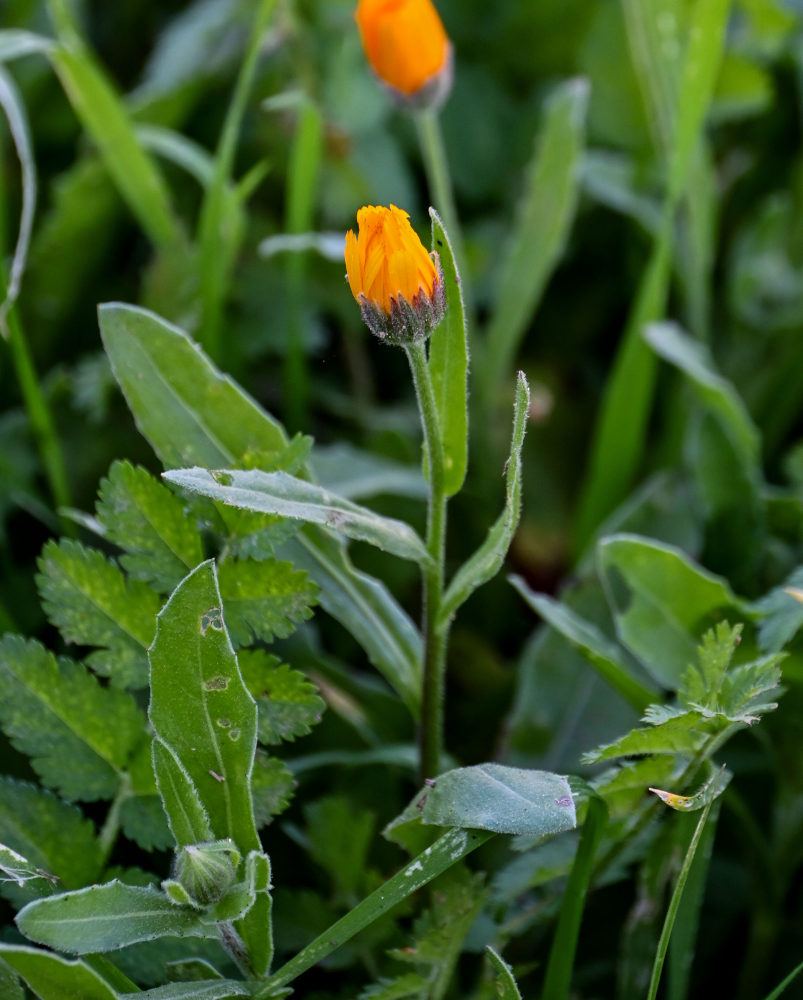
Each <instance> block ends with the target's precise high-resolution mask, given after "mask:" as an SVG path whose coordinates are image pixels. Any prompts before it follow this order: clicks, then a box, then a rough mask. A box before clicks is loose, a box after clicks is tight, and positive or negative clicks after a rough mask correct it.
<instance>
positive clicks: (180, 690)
mask: <svg viewBox="0 0 803 1000" xmlns="http://www.w3.org/2000/svg"><path fill="white" fill-rule="evenodd" d="M224 616H225V610H224V608H223V605H222V601H221V597H220V591H219V589H218V581H217V573H216V571H215V564H214V563H213V562H211V561H208V562H205V563H202V564H201V565H200V566H199V567H198V568H197V569H195V570H193V571H192V572H191V573H190V574H189V575H188V576H187V577H186V578H185V579H184V580H183V581H182V583H180V584H179V586H178V587H177V588H176V590H175V591H174V592H173V594H172V595H171V597H170V600H169V601H168V602H167V604H166V605H165V606H164V608H163V609H162V611H161V612H160V613H159V617H158V619H157V628H156V638H155V639H154V641H153V645H152V646H151V648H150V652H149V658H150V663H151V703H150V709H149V715H150V720H151V723H152V725H153V728H154V731H155V733H156V735H157V737H158V738H159V739H161V740H163V741H164V742H165V743H166V744H167V746H168V747H169V748H170V749H171V750H172V751H173V753H174V754H175V756H176V758H177V759H178V760H179V761H180V763H181V764H182V766H183V767H184V769H185V770H186V772H187V774H188V775H189V777H190V780H191V781H192V783H193V785H194V786H195V788H196V789H197V791H198V795H199V797H200V801H201V803H202V804H203V807H204V808H205V810H206V811H207V814H208V816H209V822H210V825H211V828H212V832H213V834H214V837H215V839H217V840H225V839H226V838H231V839H232V840H233V841H234V843H235V844H236V845H237V846H238V848H239V849H240V850H241V851H243V852H246V851H250V850H258V849H259V839H258V837H257V834H256V829H255V827H254V817H253V812H252V808H251V796H250V792H249V788H248V778H249V776H250V773H251V768H252V767H253V761H254V751H255V749H256V728H257V722H256V714H257V712H256V704H255V702H254V699H253V698H252V697H251V695H250V694H249V693H248V690H247V689H246V687H245V685H244V684H243V681H242V677H241V676H240V671H239V668H238V666H237V658H236V656H235V654H234V650H233V648H232V646H231V642H230V639H229V634H228V631H227V630H226V625H225V619H224Z"/></svg>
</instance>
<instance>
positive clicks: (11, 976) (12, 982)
mask: <svg viewBox="0 0 803 1000" xmlns="http://www.w3.org/2000/svg"><path fill="white" fill-rule="evenodd" d="M0 996H2V997H3V998H4V1000H25V990H24V988H23V986H22V983H21V982H20V981H19V978H18V976H17V974H16V972H14V971H13V970H12V969H11V967H10V966H9V965H6V963H5V962H4V961H3V957H2V955H0Z"/></svg>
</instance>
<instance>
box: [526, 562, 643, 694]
mask: <svg viewBox="0 0 803 1000" xmlns="http://www.w3.org/2000/svg"><path fill="white" fill-rule="evenodd" d="M510 582H511V583H512V584H513V586H514V587H515V588H516V590H517V591H518V592H519V593H520V594H521V596H522V597H523V598H524V600H525V601H526V602H527V603H528V604H529V605H530V607H531V608H532V609H533V610H534V611H536V612H537V613H538V614H539V615H540V616H541V617H542V618H543V619H544V621H545V622H547V623H548V624H549V625H551V626H552V628H554V629H555V630H556V631H557V632H560V634H561V635H562V636H563V637H564V639H566V640H567V641H568V642H569V643H570V644H571V645H572V646H573V647H574V648H575V649H578V650H579V651H580V652H581V653H582V654H583V655H584V656H585V657H586V658H587V659H588V661H589V662H590V663H591V665H592V666H593V667H594V668H595V669H596V670H597V671H598V673H599V674H600V676H601V677H603V678H604V679H605V680H606V681H607V682H608V683H609V684H610V685H611V687H613V688H615V690H617V691H618V692H619V694H621V695H622V697H623V698H625V699H626V700H627V701H628V702H630V704H631V705H632V706H633V707H634V708H636V709H637V710H638V711H640V712H643V711H644V709H645V708H646V707H647V705H649V704H650V702H651V701H652V700H653V699H654V697H655V691H653V690H651V689H650V688H648V687H645V686H644V685H643V684H642V683H641V682H640V681H639V680H637V679H636V678H635V677H634V676H633V673H632V669H631V667H629V666H628V664H627V662H626V660H625V658H624V656H623V655H622V653H621V650H620V647H618V646H617V645H616V644H615V643H613V642H611V641H610V640H609V639H608V638H607V637H606V636H605V635H603V633H602V632H601V631H600V630H599V629H598V628H597V627H596V625H594V624H592V623H591V622H589V621H586V619H585V618H582V617H581V616H580V615H578V614H577V612H576V611H573V610H572V609H571V608H570V607H569V606H568V605H566V604H562V603H561V602H560V601H556V600H554V599H553V598H551V597H549V596H548V595H546V594H537V593H535V592H534V591H532V590H530V588H529V587H528V586H527V584H526V582H525V581H524V580H523V579H522V578H521V577H519V576H511V577H510Z"/></svg>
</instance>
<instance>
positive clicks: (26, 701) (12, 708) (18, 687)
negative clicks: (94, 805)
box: [0, 635, 145, 802]
mask: <svg viewBox="0 0 803 1000" xmlns="http://www.w3.org/2000/svg"><path fill="white" fill-rule="evenodd" d="M144 724H145V718H144V716H143V714H142V712H141V711H140V710H139V708H138V707H137V705H136V702H135V701H134V700H133V698H132V697H131V696H130V695H128V694H126V693H125V692H123V691H115V690H113V689H111V688H104V687H101V685H100V684H99V683H98V681H97V679H96V678H95V677H93V676H92V675H91V674H90V673H89V672H88V671H87V670H86V669H85V668H84V667H82V666H81V665H80V664H78V663H73V662H72V661H71V660H66V659H62V660H59V661H56V658H55V656H53V654H52V653H50V652H48V650H46V649H45V648H44V646H42V645H41V644H40V643H38V642H35V641H26V640H24V639H22V638H20V637H19V636H13V635H9V636H5V637H4V638H3V639H2V640H0V725H2V728H3V729H4V731H5V732H6V734H7V735H8V737H9V738H10V740H11V742H12V743H13V745H14V746H15V747H16V748H17V749H18V750H20V751H21V752H22V753H24V754H26V755H27V756H29V757H30V758H31V763H32V764H33V767H34V770H35V771H36V772H37V774H38V775H39V776H40V777H41V779H42V781H43V782H44V783H45V784H47V785H50V786H51V787H53V788H56V789H58V790H59V791H60V792H61V793H62V794H63V795H64V796H65V798H68V799H82V800H84V801H86V802H91V801H93V800H95V799H102V798H111V797H113V796H114V794H115V792H116V791H117V787H118V784H119V776H120V772H121V771H122V770H123V768H124V767H125V766H126V764H127V762H128V759H129V757H130V755H131V753H132V751H133V750H134V749H135V747H136V744H137V743H138V741H139V740H140V739H141V737H142V732H143V729H144Z"/></svg>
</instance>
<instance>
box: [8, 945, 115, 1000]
mask: <svg viewBox="0 0 803 1000" xmlns="http://www.w3.org/2000/svg"><path fill="white" fill-rule="evenodd" d="M0 957H2V959H3V961H4V962H6V963H7V964H8V965H9V966H11V968H12V969H14V970H15V971H16V972H17V973H18V974H19V975H20V976H21V977H22V978H23V979H24V980H25V982H26V983H27V984H28V986H29V987H30V988H31V989H32V990H33V991H34V993H36V995H37V996H38V997H40V998H41V1000H119V997H118V995H117V993H116V992H115V991H114V990H113V989H112V987H111V986H109V984H108V983H107V982H106V980H105V979H103V978H102V977H101V976H100V975H98V973H97V972H95V970H94V969H90V968H89V966H88V965H86V964H85V963H84V962H81V961H70V960H69V959H66V958H62V957H61V955H54V954H52V953H51V952H49V951H40V950H39V949H38V948H28V947H26V946H24V945H14V944H2V943H0Z"/></svg>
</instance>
